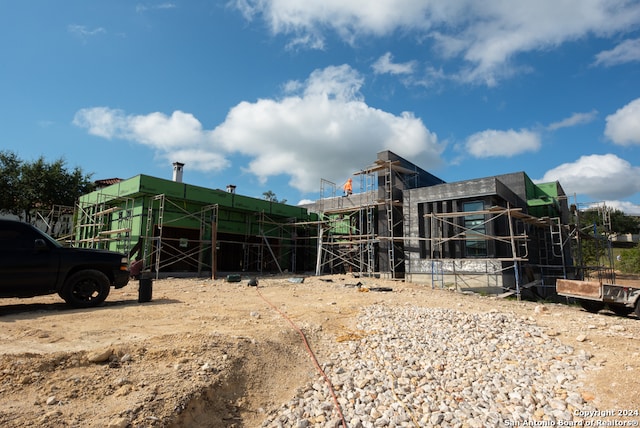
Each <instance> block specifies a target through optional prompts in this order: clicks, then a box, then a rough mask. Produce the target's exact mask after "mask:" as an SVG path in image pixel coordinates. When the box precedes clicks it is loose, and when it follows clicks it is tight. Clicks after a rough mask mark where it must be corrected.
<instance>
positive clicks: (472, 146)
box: [465, 129, 541, 158]
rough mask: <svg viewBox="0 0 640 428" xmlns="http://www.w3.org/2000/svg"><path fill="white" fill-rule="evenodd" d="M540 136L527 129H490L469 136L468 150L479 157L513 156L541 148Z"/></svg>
mask: <svg viewBox="0 0 640 428" xmlns="http://www.w3.org/2000/svg"><path fill="white" fill-rule="evenodd" d="M540 144H541V143H540V136H539V135H538V134H537V133H535V132H531V131H528V130H526V129H521V130H520V131H514V130H513V129H510V130H508V131H496V130H493V129H488V130H486V131H482V132H478V133H476V134H473V135H471V136H470V137H469V138H467V141H466V144H465V147H466V150H467V151H468V152H469V153H470V154H471V155H473V156H475V157H478V158H488V157H512V156H516V155H519V154H521V153H525V152H536V151H538V150H539V149H540Z"/></svg>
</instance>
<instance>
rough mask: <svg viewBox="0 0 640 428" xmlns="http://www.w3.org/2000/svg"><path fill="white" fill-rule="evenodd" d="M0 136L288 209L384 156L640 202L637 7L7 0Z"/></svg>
mask: <svg viewBox="0 0 640 428" xmlns="http://www.w3.org/2000/svg"><path fill="white" fill-rule="evenodd" d="M0 150H3V151H11V152H13V153H15V154H17V155H18V157H19V158H20V159H22V160H24V161H34V160H37V159H38V158H40V157H44V158H45V160H48V161H54V160H58V159H60V158H62V159H64V160H65V162H66V166H67V167H68V168H75V167H79V168H81V169H82V170H83V171H84V172H86V173H89V174H92V179H96V180H97V179H106V178H114V177H118V178H124V179H126V178H131V177H134V176H136V175H138V174H147V175H152V176H155V177H161V178H166V179H171V178H172V171H173V167H172V164H173V162H181V163H184V164H185V166H184V176H183V181H184V182H185V183H189V184H193V185H198V186H203V187H208V188H218V189H225V188H226V186H227V185H229V184H233V185H236V186H237V190H236V191H237V193H239V194H242V195H246V196H252V197H258V198H262V197H263V196H264V193H265V192H272V193H274V194H275V195H276V197H277V198H278V199H280V200H286V201H287V202H288V203H290V204H294V205H295V204H298V203H300V202H303V201H307V200H315V199H317V198H318V197H320V195H321V192H320V190H321V182H323V183H327V182H331V183H335V184H336V192H337V193H338V194H341V192H342V190H341V187H342V184H343V183H344V182H345V181H346V180H347V178H350V177H351V178H354V192H358V191H359V189H360V187H359V186H360V184H359V183H360V181H359V180H360V178H359V177H361V176H360V175H355V176H354V174H356V173H357V172H358V171H360V170H362V169H364V168H367V167H368V166H370V165H372V164H373V162H374V161H375V160H376V157H377V153H378V152H380V151H383V150H391V151H392V152H395V153H397V154H398V155H400V156H402V157H405V158H406V159H408V160H410V161H412V162H413V163H415V164H416V165H418V166H420V167H422V168H423V169H425V170H427V171H429V172H431V173H432V174H434V175H435V176H437V177H439V178H441V179H442V180H444V181H446V182H456V181H461V180H470V179H475V178H482V177H489V176H493V175H498V174H506V173H512V172H519V171H524V172H525V173H526V174H527V175H528V176H529V177H530V178H531V179H532V180H534V181H535V182H551V181H556V180H557V181H559V182H560V184H561V185H562V187H563V188H564V190H565V192H566V193H567V194H568V195H569V199H570V203H576V204H578V206H580V207H588V206H590V205H591V204H603V203H604V204H606V205H607V206H610V207H613V208H616V209H620V210H622V211H624V212H625V213H627V214H636V215H640V1H638V0H635V1H628V0H536V1H512V0H483V1H481V2H480V1H477V0H458V1H451V0H376V1H370V0H349V1H344V0H305V1H300V0H228V1H226V0H223V1H215V0H210V1H207V0H188V1H187V0H184V1H180V0H173V1H172V0H169V1H142V2H136V1H135V0H134V1H132V0H60V1H55V2H54V1H50V0H29V1H24V0H0ZM327 189H328V190H327ZM327 192H331V186H330V185H329V187H328V188H326V187H325V190H324V192H323V193H324V196H327V195H328V194H327Z"/></svg>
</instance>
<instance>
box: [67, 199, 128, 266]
mask: <svg viewBox="0 0 640 428" xmlns="http://www.w3.org/2000/svg"><path fill="white" fill-rule="evenodd" d="M133 208H134V200H133V198H124V197H114V196H113V195H109V194H104V193H97V195H96V199H95V200H94V201H91V202H79V203H78V204H77V206H76V213H75V217H76V227H75V229H76V230H75V234H74V240H73V242H72V245H73V246H76V247H81V248H99V249H110V250H114V251H118V252H121V253H124V254H126V253H128V252H129V251H130V250H131V231H132V224H133Z"/></svg>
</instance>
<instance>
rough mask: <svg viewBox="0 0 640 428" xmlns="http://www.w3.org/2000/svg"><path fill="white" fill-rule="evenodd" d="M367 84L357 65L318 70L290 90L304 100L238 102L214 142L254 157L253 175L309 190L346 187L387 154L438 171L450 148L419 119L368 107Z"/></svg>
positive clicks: (215, 131)
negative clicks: (280, 178) (329, 184)
mask: <svg viewBox="0 0 640 428" xmlns="http://www.w3.org/2000/svg"><path fill="white" fill-rule="evenodd" d="M362 84H363V80H362V78H361V76H360V75H359V74H358V73H357V72H356V71H355V70H353V69H352V68H350V67H349V66H340V67H327V68H326V69H323V70H316V71H314V72H313V73H312V74H311V75H310V77H309V79H307V81H305V82H304V83H299V84H292V83H291V82H290V83H289V84H288V85H287V86H288V87H289V88H296V87H297V88H299V91H298V92H299V93H298V94H297V95H296V94H290V95H289V96H288V97H286V98H284V99H282V100H279V101H276V100H258V101H257V102H255V103H248V102H243V103H240V104H238V105H237V106H236V107H234V108H233V109H231V111H230V112H229V114H228V115H227V118H226V120H225V121H224V123H222V124H221V125H219V126H218V127H217V128H216V129H215V130H214V132H213V134H214V139H215V141H216V142H217V143H218V144H222V145H224V147H225V148H226V150H227V151H229V152H240V153H242V154H244V155H247V156H249V157H251V158H252V159H253V160H252V161H251V163H250V164H249V167H248V169H249V170H250V171H251V172H252V173H253V174H255V175H256V176H258V177H259V178H260V179H261V180H262V181H265V180H267V179H268V178H269V177H271V176H276V175H288V176H290V177H291V180H290V185H291V186H292V187H295V188H297V189H299V190H302V191H316V190H317V189H318V188H319V183H320V179H321V178H325V179H328V180H331V181H340V180H342V179H344V178H345V177H347V176H350V175H351V174H353V172H355V171H357V170H359V169H361V168H362V167H363V166H366V165H367V164H369V163H370V162H371V161H372V160H373V159H374V156H375V155H374V154H375V153H376V152H378V151H382V150H387V149H388V150H391V151H394V152H396V153H397V154H399V155H400V156H409V157H413V158H415V157H419V158H424V159H425V160H426V161H427V163H428V164H429V165H430V166H435V165H437V164H438V163H439V157H440V153H441V151H442V148H441V147H440V145H439V144H438V142H437V137H436V135H435V134H433V133H432V132H430V131H429V130H428V129H427V128H426V127H425V126H424V124H423V123H422V121H421V120H420V119H418V118H416V117H415V116H413V114H411V113H406V112H405V113H402V114H401V115H399V116H397V115H393V114H391V113H388V112H385V111H382V110H379V109H375V108H372V107H370V106H368V105H367V104H366V103H365V102H364V101H363V99H362V95H361V94H360V92H359V89H360V87H361V85H362ZM429 165H428V166H429Z"/></svg>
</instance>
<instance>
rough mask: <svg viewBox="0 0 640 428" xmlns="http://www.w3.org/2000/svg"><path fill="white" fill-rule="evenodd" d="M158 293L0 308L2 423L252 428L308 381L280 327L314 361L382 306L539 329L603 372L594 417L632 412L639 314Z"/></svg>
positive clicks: (299, 289) (403, 287) (331, 293)
mask: <svg viewBox="0 0 640 428" xmlns="http://www.w3.org/2000/svg"><path fill="white" fill-rule="evenodd" d="M357 282H361V284H360V285H361V286H360V287H356V286H354V283H357ZM377 288H378V289H380V290H384V291H385V292H374V291H372V290H375V289H377ZM367 290H369V291H368V292H367ZM153 294H154V295H153V300H152V301H151V302H149V303H144V304H140V303H138V302H137V284H136V283H135V282H133V283H131V284H130V285H129V286H127V287H125V288H124V289H123V290H115V291H113V292H112V294H111V296H110V297H109V298H108V300H107V302H106V304H105V305H104V306H102V307H99V308H95V309H69V308H67V307H66V306H64V305H63V304H61V303H59V300H58V299H57V298H56V297H55V296H49V297H39V298H34V299H25V300H16V299H4V300H3V301H0V324H1V325H2V329H0V340H2V344H3V346H2V348H1V350H0V426H3V427H23V426H33V425H39V426H41V427H59V426H71V427H76V426H77V427H80V426H82V427H123V428H124V427H127V426H148V427H200V426H202V427H252V426H259V425H260V423H261V421H262V420H263V419H264V417H265V414H267V413H268V412H270V411H273V410H274V409H276V408H278V407H279V406H280V405H281V404H282V403H285V402H288V401H289V400H290V399H291V397H293V396H294V393H295V391H296V389H298V388H300V387H302V386H303V385H305V384H306V383H307V382H309V381H310V380H311V379H313V378H316V377H317V372H316V371H315V368H314V365H313V363H312V360H311V358H310V357H309V354H308V350H307V349H306V347H305V345H304V343H303V342H302V341H301V338H300V335H299V333H298V332H297V331H296V330H295V329H294V328H292V327H291V325H290V324H289V321H288V320H287V319H285V317H287V318H288V319H290V320H291V321H292V322H293V323H294V324H295V325H296V326H298V327H300V328H301V329H302V331H303V332H304V334H305V336H306V337H307V338H308V339H309V343H310V345H311V348H312V349H311V350H312V351H313V352H314V353H315V355H316V356H317V357H318V360H319V361H320V362H321V363H322V361H323V359H325V358H326V356H327V355H329V353H330V352H332V350H333V349H334V348H335V347H336V346H337V344H339V343H341V342H342V341H344V340H346V339H345V337H347V336H348V337H349V338H348V340H357V339H352V338H351V336H349V335H353V334H354V333H353V332H355V331H356V328H355V325H356V318H357V314H358V313H359V310H360V308H362V307H363V306H366V305H371V304H374V303H380V302H385V303H386V304H397V305H407V304H410V305H420V306H427V307H444V308H454V309H457V310H461V311H466V312H486V311H504V312H511V313H516V314H518V315H519V316H522V317H526V318H528V319H529V318H531V319H535V321H536V322H537V323H538V324H539V325H541V326H543V327H545V328H546V329H547V330H548V331H549V333H550V334H552V335H554V336H557V337H559V338H560V339H561V340H562V341H565V342H568V343H570V344H571V345H572V346H575V347H576V348H582V349H585V350H587V351H588V352H590V353H592V354H593V355H594V357H593V359H594V361H596V363H597V364H599V367H601V369H600V370H598V371H596V372H594V373H591V374H589V382H590V383H589V385H587V386H586V387H585V392H587V393H589V394H591V395H592V396H593V400H594V402H595V403H597V404H598V406H600V407H602V408H623V407H624V408H635V409H638V408H640V397H638V395H637V394H636V391H638V390H640V380H639V378H638V376H637V375H635V374H634V373H637V372H638V370H640V364H639V363H638V360H639V359H638V356H639V355H640V342H639V341H638V337H640V321H638V320H637V319H635V318H634V317H628V318H622V317H616V316H613V315H612V314H609V313H606V312H604V313H602V314H600V315H592V314H588V313H586V312H584V311H582V310H580V309H579V308H577V307H568V306H564V305H555V304H546V305H540V304H536V303H532V302H517V301H505V300H502V299H495V298H487V297H480V296H470V295H463V294H460V293H453V292H450V291H445V290H432V289H431V287H425V286H419V285H415V284H406V283H402V282H395V281H394V282H392V281H383V280H374V279H367V280H362V279H354V278H352V277H350V276H346V275H345V276H333V277H324V278H314V277H310V278H305V280H304V282H302V283H298V282H293V281H290V280H289V279H288V278H286V277H280V278H261V279H260V287H259V288H258V289H256V287H248V286H247V281H246V280H245V279H243V281H242V282H241V283H227V282H225V281H223V280H215V281H213V280H202V279H165V280H157V281H154V293H153ZM540 307H543V309H544V310H540ZM274 308H277V310H275V309H274ZM579 336H583V337H580V341H578V340H576V337H579Z"/></svg>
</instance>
